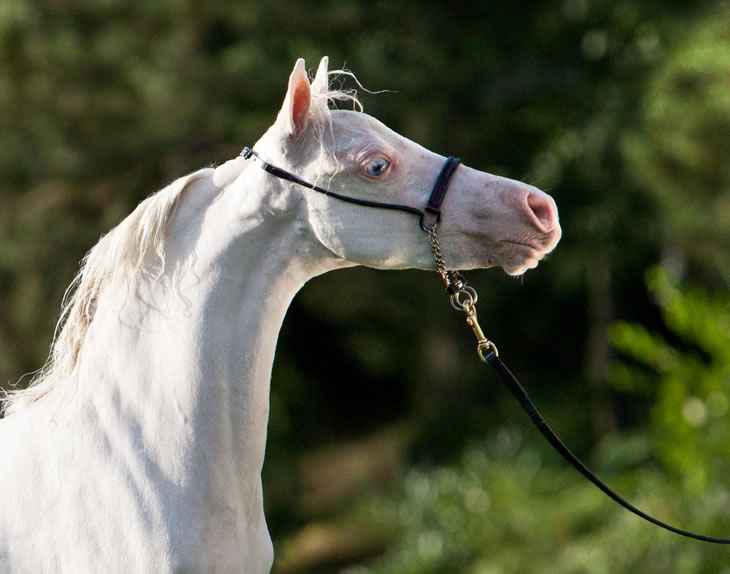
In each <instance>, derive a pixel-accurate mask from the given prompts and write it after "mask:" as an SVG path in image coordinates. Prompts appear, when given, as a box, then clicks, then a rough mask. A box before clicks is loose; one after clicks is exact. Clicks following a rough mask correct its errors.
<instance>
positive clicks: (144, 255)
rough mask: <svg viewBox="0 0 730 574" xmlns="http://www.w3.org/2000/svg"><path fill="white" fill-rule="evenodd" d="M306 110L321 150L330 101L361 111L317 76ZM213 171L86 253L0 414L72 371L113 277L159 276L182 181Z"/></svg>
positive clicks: (351, 96)
mask: <svg viewBox="0 0 730 574" xmlns="http://www.w3.org/2000/svg"><path fill="white" fill-rule="evenodd" d="M329 75H332V76H347V77H349V78H352V79H353V80H354V81H355V82H356V83H357V84H358V85H360V84H359V82H357V79H356V78H355V76H354V75H353V74H352V72H349V71H347V70H335V71H332V72H329V73H328V76H329ZM312 100H313V105H312V106H311V110H310V113H311V114H312V119H313V125H314V126H317V127H318V131H317V133H316V134H315V137H316V140H317V141H318V142H319V144H320V149H321V151H322V152H324V149H325V144H324V138H325V136H326V135H327V131H328V130H329V129H331V122H330V117H329V105H330V104H335V103H336V102H339V101H344V102H348V103H350V104H352V106H353V108H354V109H356V110H358V111H362V109H363V107H362V104H361V103H360V101H359V99H358V97H357V92H356V90H344V89H339V88H333V87H332V86H331V85H330V82H329V79H328V77H327V76H325V77H324V79H323V78H322V77H321V76H320V75H319V74H318V75H317V77H316V78H315V80H314V82H313V83H312ZM210 172H212V170H211V169H203V170H200V171H198V172H195V173H193V174H190V175H189V176H186V177H184V178H180V179H178V180H177V181H174V182H173V183H171V184H170V185H168V186H167V187H165V188H164V189H162V190H160V191H159V192H157V193H155V194H153V195H151V196H150V197H148V198H147V199H145V200H144V201H143V202H142V203H140V204H139V205H138V206H137V208H136V209H135V210H134V211H133V212H132V213H131V214H130V215H129V216H127V217H126V218H125V219H124V220H123V221H122V222H121V223H120V224H119V225H117V227H115V228H114V229H112V230H111V231H110V232H109V233H107V234H106V235H104V236H102V238H101V239H100V240H99V242H98V243H97V244H96V245H95V246H94V247H93V248H92V249H91V250H90V251H89V252H88V253H87V254H86V256H85V257H84V258H83V260H82V261H81V266H80V269H79V272H78V273H77V274H76V277H75V278H74V279H73V281H72V282H71V284H70V285H69V287H68V289H67V290H66V293H65V295H64V298H63V302H62V304H61V315H60V318H59V320H58V323H57V324H56V332H55V334H54V337H53V342H52V344H51V350H50V353H49V356H48V360H47V361H46V364H45V365H44V366H43V367H42V368H41V369H40V370H38V371H37V372H35V374H34V376H33V378H32V380H31V382H30V385H29V386H28V387H27V388H25V389H18V390H11V391H8V392H7V393H6V395H5V396H4V397H0V412H2V411H4V413H5V415H6V416H8V415H11V414H13V413H15V412H17V411H19V410H21V409H22V408H23V407H25V406H27V405H30V404H32V403H34V402H36V401H38V400H39V399H41V398H42V397H44V396H45V395H47V394H48V393H49V392H50V391H52V390H53V389H54V388H56V387H57V386H58V385H59V384H60V383H61V382H63V381H64V380H66V379H67V378H69V377H70V376H71V374H72V373H73V370H74V368H75V367H76V364H77V360H78V356H79V352H80V350H81V347H82V345H83V343H84V338H85V336H86V332H87V330H88V328H89V325H90V324H91V321H92V320H93V319H94V313H95V311H96V302H97V301H98V299H99V296H100V295H101V293H102V291H103V290H104V289H105V287H106V286H107V285H109V284H111V283H114V282H117V281H130V280H133V279H134V277H136V276H139V275H148V276H150V275H151V276H153V277H157V278H159V276H161V274H162V273H163V271H164V268H165V229H166V226H167V223H168V221H169V220H170V218H171V217H172V215H173V214H174V212H175V207H176V206H177V204H178V203H179V201H180V197H181V195H182V192H183V190H184V189H185V188H186V184H187V183H190V182H191V181H194V180H196V179H199V178H201V177H203V176H204V175H206V174H208V173H210Z"/></svg>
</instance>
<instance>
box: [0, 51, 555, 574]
mask: <svg viewBox="0 0 730 574" xmlns="http://www.w3.org/2000/svg"><path fill="white" fill-rule="evenodd" d="M329 75H330V74H329V73H328V70H327V59H326V58H325V59H323V60H322V62H321V63H320V66H319V69H318V70H317V73H316V76H315V78H314V81H313V82H312V83H311V84H310V81H309V79H308V77H307V74H306V72H305V67H304V62H303V60H299V61H298V62H297V63H296V65H295V67H294V70H293V72H292V74H291V76H290V78H289V84H288V90H287V92H286V96H285V98H284V103H283V106H282V108H281V110H280V112H279V114H278V117H277V119H276V122H275V123H274V124H273V125H272V126H271V128H270V129H269V130H268V131H267V132H266V133H265V134H264V135H263V137H261V139H260V140H259V141H258V142H257V143H256V144H255V146H253V150H254V151H255V153H256V155H257V157H258V158H261V159H262V161H265V162H267V163H268V164H270V165H274V166H277V168H278V169H280V170H283V171H286V172H287V173H290V174H296V176H297V177H299V178H301V179H302V181H305V182H310V183H311V184H312V185H313V186H314V185H317V186H320V187H324V188H326V189H329V190H333V191H336V192H337V193H338V194H341V195H343V196H348V197H353V198H358V199H360V200H362V201H363V202H366V203H367V202H371V203H390V204H399V205H404V206H414V207H415V208H417V209H422V208H423V206H424V205H425V204H426V202H427V200H428V198H429V194H430V193H431V190H432V187H433V184H434V180H436V178H437V176H438V174H439V172H440V170H441V167H442V165H443V163H444V158H443V157H441V156H439V155H438V154H436V153H433V152H431V151H429V150H427V149H424V148H423V147H421V146H419V145H418V144H416V143H414V142H412V141H410V140H408V139H406V138H404V137H403V136H401V135H399V134H397V133H395V132H393V131H392V130H390V129H389V128H387V127H386V126H384V125H383V124H381V123H380V122H378V121H377V120H375V119H373V118H372V117H370V116H368V115H366V114H364V113H362V112H358V111H349V110H340V109H330V106H329V103H330V102H331V101H332V100H336V99H342V98H345V99H352V98H353V96H352V95H350V94H347V93H344V92H341V91H337V90H331V89H330V86H329ZM438 231H439V238H440V247H441V252H442V254H443V256H444V259H445V261H446V262H447V263H448V265H449V267H451V268H454V269H456V268H458V269H470V268H485V267H491V266H495V265H500V266H501V267H503V268H504V270H505V271H506V272H507V273H509V274H511V275H519V274H522V273H524V272H525V271H526V270H528V269H530V268H533V267H535V266H536V265H537V264H538V262H539V261H540V260H541V259H542V258H543V257H544V256H545V254H547V253H548V252H550V251H551V250H552V249H553V248H554V247H555V245H556V244H557V242H558V240H559V238H560V233H561V232H560V226H559V224H558V215H557V209H556V207H555V204H554V202H553V200H552V199H551V198H550V197H549V196H548V195H546V194H545V193H543V192H541V191H539V190H538V189H536V188H534V187H531V186H528V185H525V184H523V183H520V182H517V181H513V180H510V179H505V178H502V177H498V176H494V175H490V174H488V173H484V172H480V171H477V170H474V169H471V168H469V167H466V166H464V165H460V166H458V167H457V168H456V169H455V170H454V172H453V174H451V181H450V182H449V192H448V194H447V195H446V196H445V197H444V198H443V204H442V206H441V219H440V222H439V225H438ZM425 237H426V236H425V234H424V233H423V230H422V229H421V228H420V226H419V225H418V222H417V220H415V219H414V218H413V217H411V214H409V213H407V212H404V211H402V210H390V209H369V208H368V207H367V206H366V205H364V204H363V205H358V204H353V203H350V202H346V201H338V200H337V199H333V198H332V197H327V196H326V195H325V194H321V193H315V192H313V191H310V190H307V189H306V188H305V187H304V186H302V185H300V184H298V183H296V182H294V181H289V180H287V179H284V178H281V177H273V176H272V173H270V172H267V171H265V170H263V169H259V168H258V167H256V166H255V164H254V162H252V161H249V160H247V159H246V158H245V157H238V158H235V159H233V160H230V161H228V162H227V163H225V164H223V165H221V166H220V167H218V168H215V169H213V168H208V169H202V170H200V171H197V172H194V173H192V174H190V175H187V176H185V177H182V178H180V179H178V180H177V181H175V182H173V183H172V184H170V185H169V186H168V187H166V188H164V189H163V190H161V191H159V192H158V193H157V194H155V195H153V196H151V197H150V198H148V199H147V200H145V201H144V202H142V203H141V204H140V205H139V206H138V207H137V209H136V210H135V211H134V212H133V213H132V214H130V215H129V216H128V217H127V218H126V219H125V220H123V221H122V222H121V223H120V224H119V225H118V226H117V227H116V228H115V229H113V230H112V231H111V232H110V233H108V234H107V235H105V236H104V237H103V238H102V239H101V240H100V241H99V243H98V244H97V245H96V246H95V247H93V248H92V249H91V251H90V252H89V253H88V255H87V256H86V258H85V259H84V262H83V264H82V268H81V270H80V272H79V274H78V276H77V277H76V279H75V280H74V283H73V285H72V287H71V288H70V290H69V293H68V295H67V297H66V298H65V300H64V305H63V308H62V316H61V321H60V322H59V328H58V331H57V334H56V337H55V339H54V343H53V347H52V350H51V356H50V358H49V361H48V363H47V364H46V366H45V367H44V368H43V369H42V370H41V371H40V372H39V374H38V375H37V376H36V378H35V379H34V381H33V383H32V385H31V386H30V387H29V388H28V389H25V390H22V391H17V392H14V393H11V394H10V395H8V397H6V398H5V411H6V417H5V418H4V419H3V420H2V421H0V445H2V455H1V456H2V464H0V485H2V488H1V489H0V571H3V572H6V571H7V572H28V573H31V572H32V573H52V572H53V573H57V572H68V573H72V574H77V573H79V572H96V571H104V572H109V573H115V572H124V573H128V572H173V571H198V572H245V573H246V574H257V573H263V572H268V571H269V570H270V568H271V565H272V560H273V551H272V544H271V539H270V537H269V533H268V530H267V527H266V522H265V518H264V513H263V494H262V488H261V468H262V465H263V460H264V446H265V442H266V425H267V420H268V413H269V381H270V376H271V368H272V363H273V358H274V348H275V345H276V339H277V336H278V333H279V328H280V326H281V323H282V321H283V319H284V315H285V312H286V309H287V307H288V305H289V303H290V301H291V300H292V298H293V297H294V295H295V294H296V292H297V291H298V290H299V289H300V288H301V287H302V285H304V283H305V282H306V281H307V280H308V279H310V278H312V277H314V276H316V275H319V274H321V273H324V272H326V271H331V270H334V269H340V268H343V267H349V266H353V265H366V266H369V267H375V268H379V269H404V268H419V269H433V268H434V259H433V254H432V251H431V246H430V245H429V242H428V241H427V240H426V238H425Z"/></svg>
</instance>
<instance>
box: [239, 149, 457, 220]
mask: <svg viewBox="0 0 730 574" xmlns="http://www.w3.org/2000/svg"><path fill="white" fill-rule="evenodd" d="M241 157H242V158H243V159H253V160H254V161H255V162H256V164H257V165H258V166H259V167H260V168H261V169H263V170H264V171H266V172H267V173H270V174H271V175H273V176H275V177H278V178H279V179H283V180H285V181H291V182H292V183H296V184H297V185H301V186H302V187H306V188H307V189H311V190H312V191H316V192H318V193H321V194H323V195H326V196H328V197H334V198H335V199H339V200H340V201H346V202H347V203H354V204H355V205H361V206H364V207H378V208H380V209H391V210H396V211H404V212H406V213H411V214H413V215H417V216H418V217H419V220H420V224H421V229H423V230H424V231H426V232H428V230H429V229H434V230H435V229H436V226H437V225H438V223H439V221H440V220H441V203H443V201H444V197H446V192H447V191H448V189H449V183H450V182H451V177H452V176H453V175H454V171H456V168H457V167H458V165H459V164H460V163H461V159H460V158H458V157H449V158H447V159H446V162H445V163H444V166H443V167H442V168H441V172H440V173H439V175H438V177H437V178H436V183H434V186H433V189H432V190H431V195H430V197H429V198H428V203H427V204H426V207H425V209H423V210H421V209H419V208H417V207H412V206H410V205H403V204H401V203H384V202H381V201H372V200H369V199H359V198H357V197H348V196H346V195H341V194H339V193H336V192H334V191H330V190H329V189H325V188H323V187H319V186H317V185H314V184H313V183H309V182H308V181H306V180H303V179H302V178H300V177H298V176H296V175H294V174H293V173H290V172H288V171H286V170H284V169H281V168H280V167H276V166H275V165H272V164H270V163H269V162H267V161H264V160H263V159H261V156H260V155H259V154H258V153H256V152H255V151H254V150H252V149H251V148H250V147H245V148H243V151H242V152H241Z"/></svg>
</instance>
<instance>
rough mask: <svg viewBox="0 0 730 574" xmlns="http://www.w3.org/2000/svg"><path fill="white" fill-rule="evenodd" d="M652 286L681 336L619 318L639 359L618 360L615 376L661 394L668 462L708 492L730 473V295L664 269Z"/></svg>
mask: <svg viewBox="0 0 730 574" xmlns="http://www.w3.org/2000/svg"><path fill="white" fill-rule="evenodd" d="M648 283H649V288H650V290H651V293H652V295H653V298H654V300H655V301H656V303H657V304H658V305H659V307H660V308H661V310H662V316H663V318H664V321H665V323H666V326H667V328H668V329H669V330H670V333H671V335H672V336H673V337H674V338H678V339H679V341H678V343H675V344H672V343H671V342H669V341H668V340H667V338H665V337H663V336H661V335H658V334H655V333H652V332H650V331H648V330H647V329H646V328H645V327H643V326H641V325H637V324H631V323H625V322H619V323H616V324H615V325H614V326H613V328H612V340H613V342H614V344H615V345H616V346H617V347H618V348H619V349H620V350H621V351H622V352H623V353H624V354H625V355H626V356H627V357H628V358H630V359H632V360H633V361H634V364H633V366H632V363H627V362H621V363H616V364H614V366H613V368H612V381H613V383H614V384H615V385H617V386H618V387H620V388H622V389H624V390H629V391H632V392H639V393H647V394H649V396H651V397H652V398H653V397H656V403H655V405H654V407H653V408H652V420H653V423H654V424H653V432H652V437H653V441H654V443H655V444H656V448H657V454H658V455H659V458H660V460H661V461H662V462H663V463H664V464H665V465H666V466H667V467H668V468H670V469H672V470H673V471H674V472H676V473H677V474H678V476H679V477H680V479H681V482H682V484H684V485H685V486H687V487H688V488H690V489H691V490H692V491H693V492H704V491H707V490H708V489H709V488H710V487H713V488H717V487H718V486H719V485H722V484H723V483H724V481H725V480H726V479H727V476H728V475H730V445H729V444H728V436H727V430H728V422H730V409H728V406H729V404H730V402H729V401H730V399H729V397H730V292H728V291H719V292H716V293H714V294H712V295H710V294H708V293H706V292H705V291H703V290H701V289H697V288H688V287H685V286H682V285H680V284H679V283H678V281H677V278H676V276H674V275H673V274H672V273H671V272H668V271H667V270H665V269H662V268H659V267H658V268H654V269H653V270H652V271H651V272H650V273H648ZM637 363H638V365H637ZM641 367H644V368H645V370H642V369H641Z"/></svg>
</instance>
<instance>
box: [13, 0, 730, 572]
mask: <svg viewBox="0 0 730 574" xmlns="http://www.w3.org/2000/svg"><path fill="white" fill-rule="evenodd" d="M323 55H328V56H329V57H330V62H331V65H332V66H333V67H338V66H346V67H347V68H349V69H351V70H353V71H354V72H355V73H356V74H357V76H358V78H359V79H360V81H361V82H362V83H363V84H364V85H365V86H367V87H368V88H370V89H371V90H374V91H377V90H384V89H387V90H393V92H390V93H384V94H379V95H369V94H367V93H362V94H361V96H362V99H363V101H364V104H365V107H366V111H368V112H369V113H371V114H372V115H374V116H376V117H378V118H380V119H381V120H383V121H384V122H385V123H386V124H388V125H389V126H391V127H392V128H393V129H395V130H397V131H399V132H401V133H403V134H404V135H405V136H407V137H409V138H411V139H414V140H416V141H418V142H420V143H422V144H423V145H425V146H427V147H429V148H431V149H434V150H435V151H438V152H440V153H443V154H445V155H451V154H458V155H459V156H461V157H463V158H464V160H465V161H466V163H468V164H469V165H472V166H474V167H477V168H480V169H483V170H487V171H492V172H495V173H499V174H501V175H505V176H509V177H515V178H519V179H524V180H526V181H528V182H530V183H534V184H535V185H538V186H540V187H542V188H544V189H548V190H549V191H550V193H551V194H552V195H553V196H554V197H555V198H556V201H557V202H558V205H559V207H560V212H561V221H562V223H563V228H564V239H563V240H562V242H561V244H560V245H559V247H558V249H557V251H556V252H555V254H554V255H553V256H552V257H551V258H550V259H549V260H548V261H546V262H544V263H543V264H542V265H541V266H540V267H539V268H538V269H537V270H536V271H533V272H530V273H528V274H527V276H526V277H525V279H524V282H523V283H520V282H517V281H515V280H513V279H510V278H507V277H506V276H503V275H502V274H500V273H499V272H498V271H495V270H492V271H483V272H477V273H472V274H471V275H470V279H471V281H472V283H473V284H474V285H475V286H476V287H477V289H478V290H479V292H480V305H479V307H480V317H481V318H482V322H483V324H484V326H485V328H486V329H487V332H488V334H489V335H490V337H492V338H493V339H495V340H496V341H497V342H498V343H499V346H500V349H501V351H502V353H503V355H504V356H505V360H506V361H507V362H508V364H510V365H511V366H512V367H513V368H514V370H515V371H516V372H517V374H518V375H519V376H520V377H521V378H524V379H525V380H526V381H529V383H528V385H529V386H530V392H531V394H532V395H533V396H534V398H535V399H536V400H537V401H538V403H539V404H540V407H541V410H542V411H543V412H544V413H545V414H546V416H547V417H548V419H549V420H551V421H553V426H555V427H556V428H557V430H558V431H559V432H560V433H561V434H562V435H563V436H564V438H565V440H566V441H567V442H568V443H569V444H570V445H571V446H572V447H574V448H575V450H576V451H577V452H578V453H579V454H581V455H583V456H585V457H587V459H588V460H589V461H590V463H591V465H592V466H595V467H596V468H597V469H598V470H600V471H601V473H602V474H605V475H607V476H608V477H609V478H610V479H611V481H613V483H615V484H616V486H617V487H618V488H619V489H620V490H622V492H625V493H627V494H629V495H630V496H632V497H633V498H634V499H635V500H636V501H637V502H638V503H639V504H640V505H642V506H644V507H646V508H647V509H648V510H649V511H651V512H656V513H657V514H659V515H660V517H664V518H667V519H669V520H671V521H673V522H678V523H681V524H683V525H685V526H687V527H694V528H697V529H701V530H706V531H709V532H711V533H714V534H716V535H725V536H730V517H729V516H728V509H729V508H730V501H728V495H727V489H726V486H725V482H726V480H727V479H726V478H725V477H727V476H728V464H729V460H730V458H729V456H730V453H728V450H727V446H726V445H727V444H728V443H729V441H728V432H727V422H728V415H727V405H728V400H730V399H728V391H729V389H728V385H730V373H729V370H730V366H729V365H730V358H729V356H728V349H730V344H728V343H730V332H729V329H730V327H728V325H729V322H730V319H728V313H729V309H728V301H729V300H730V298H729V297H728V285H729V284H730V250H729V249H728V244H729V242H730V168H728V164H727V161H726V159H727V158H728V157H729V156H730V90H729V89H728V83H729V82H730V5H729V4H728V2H723V1H717V0H698V1H695V2H685V1H682V2H680V1H671V0H667V1H659V0H649V1H639V0H612V1H607V0H543V1H533V2H515V3H506V2H494V1H486V2H485V1H481V2H471V1H462V2H458V3H446V2H431V1H427V0H413V1H410V2H407V3H406V2H387V1H385V0H373V1H370V2H362V1H359V0H333V1H327V0H324V1H323V0H320V1H317V2H314V1H312V0H300V1H298V2H292V1H291V0H288V1H287V0H269V1H268V2H265V3H264V2H253V1H251V0H236V1H234V0H215V1H211V2H195V1H192V0H140V1H138V2H134V3H129V2H122V1H121V0H34V1H30V0H0V384H3V385H7V384H10V383H13V382H15V381H17V380H18V378H19V377H20V375H21V374H22V373H25V372H29V371H32V370H33V369H36V368H38V367H40V366H41V365H42V364H43V362H44V360H45V356H46V354H47V350H48V346H49V343H50V340H51V336H52V332H53V328H54V324H55V321H56V319H57V315H58V309H59V306H60V301H61V297H62V294H63V292H64V290H65V288H66V286H67V285H68V284H69V282H70V281H71V278H72V277H73V275H74V272H75V270H76V268H77V266H78V261H79V260H80V259H81V257H82V256H83V254H84V253H85V252H86V251H87V250H88V249H89V248H90V247H91V246H92V245H93V244H94V243H95V242H96V240H97V239H98V237H99V235H100V234H102V233H104V232H105V231H106V230H108V229H109V228H110V227H112V226H113V225H115V224H116V223H118V222H119V221H120V220H121V219H122V218H123V217H124V216H125V215H126V214H127V213H129V212H130V211H131V209H132V208H133V207H134V205H136V203H137V202H139V201H140V200H141V199H142V198H144V197H146V196H147V195H149V194H150V193H151V192H153V191H154V190H156V189H159V188H161V187H162V186H163V185H165V184H166V183H167V182H169V181H170V180H172V179H173V178H175V177H178V176H180V175H183V174H184V173H186V172H188V171H191V170H193V169H195V168H197V167H200V166H202V165H206V164H211V163H214V162H221V161H224V160H226V159H228V158H230V157H232V156H234V155H235V154H237V153H238V151H239V150H240V149H241V148H242V147H243V146H244V145H247V144H250V143H251V142H253V141H255V140H256V139H257V138H258V136H259V135H260V134H261V133H262V132H263V131H264V130H265V129H266V128H267V127H268V125H270V123H271V122H272V121H273V119H274V117H275V113H276V111H277V110H278V106H279V104H280V102H281V99H282V97H283V94H284V90H285V84H286V78H287V76H288V74H289V72H290V71H291V67H292V65H293V63H294V61H295V59H296V58H297V57H305V58H306V59H307V64H308V66H310V67H311V68H312V69H313V68H314V67H315V66H316V64H317V62H318V61H319V58H320V57H321V56H323ZM657 263H661V264H662V265H663V267H664V269H669V270H670V271H661V270H656V271H652V272H651V274H650V279H649V282H648V283H649V286H650V288H649V290H648V291H647V289H646V287H645V285H644V280H643V277H644V274H645V271H646V269H648V268H650V267H652V266H654V265H656V264H657ZM619 319H620V320H621V321H620V322H617V320H619ZM303 342H306V343H307V344H303ZM494 383H495V381H494V380H493V379H491V378H490V376H489V375H488V374H486V373H485V372H484V371H483V368H482V366H481V365H480V364H479V362H478V360H476V357H475V356H474V351H473V342H472V340H471V333H470V332H469V330H468V329H467V328H466V327H465V326H464V325H463V324H462V318H461V317H459V316H457V315H456V314H455V313H454V312H453V311H452V310H451V309H450V307H449V306H448V304H447V302H446V299H445V297H444V294H443V293H442V292H441V289H440V286H439V282H438V279H437V278H436V276H435V275H432V274H426V273H422V272H400V273H382V272H377V271H373V270H367V269H353V270H348V271H342V272H338V273H335V274H331V275H329V276H324V277H321V278H318V279H317V280H314V281H312V282H311V283H310V284H309V285H307V286H306V287H305V289H304V290H303V291H302V293H301V294H300V295H299V296H298V298H297V299H296V300H295V302H294V304H293V306H292V309H291V310H290V313H289V315H288V317H287V320H286V322H285V325H284V329H283V332H282V336H281V339H280V345H279V350H278V355H277V361H276V365H275V371H274V377H273V382H272V411H271V423H270V429H269V436H270V440H269V447H268V455H267V464H266V468H265V473H264V481H265V491H266V493H267V506H268V516H269V522H270V527H271V531H272V534H273V537H274V540H275V545H276V549H277V555H278V562H277V569H278V571H279V572H282V573H283V572H300V573H301V572H318V573H321V572H348V573H350V574H352V573H355V574H359V573H365V572H373V573H376V572H377V573H385V572H413V573H419V574H420V573H426V572H428V573H431V572H465V573H466V572H469V573H471V572H480V573H482V572H489V573H492V572H494V573H503V572H504V573H507V572H636V571H642V572H667V571H671V570H672V568H675V571H677V572H688V573H692V572H698V573H699V572H713V573H715V572H720V571H722V569H723V568H725V569H727V568H728V567H730V557H728V556H727V554H726V553H723V552H722V551H719V550H717V549H713V548H709V547H705V546H701V545H698V544H696V543H693V542H688V541H684V540H681V539H676V538H673V537H672V536H671V535H669V534H664V533H661V532H657V531H655V530H654V529H653V527H651V526H649V525H645V524H641V523H640V522H638V520H636V519H634V518H632V517H630V516H624V514H623V513H622V511H619V510H618V509H613V508H612V507H611V505H610V503H608V502H606V501H603V500H602V499H601V497H600V495H599V494H598V493H594V492H592V490H591V487H590V486H589V485H583V484H582V483H581V482H580V481H579V480H578V478H577V477H575V476H573V475H572V474H571V472H570V471H569V470H567V469H565V468H564V467H563V466H562V464H561V463H560V462H559V461H558V460H557V459H556V458H555V457H554V456H553V455H552V454H549V453H548V451H547V447H546V446H545V445H543V444H541V443H540V442H539V441H538V440H537V438H535V437H534V436H533V434H532V431H531V430H529V429H528V428H527V426H526V422H525V421H524V420H523V417H522V415H520V413H519V412H517V410H516V409H515V407H514V406H513V405H512V403H511V402H510V401H509V400H508V398H507V397H505V396H504V395H503V394H502V393H501V391H500V390H498V388H497V387H496V386H495V384H494ZM465 445H466V446H465ZM0 449H1V447H0ZM0 453H1V450H0ZM0 457H1V454H0ZM617 547H618V548H620V549H621V552H617V551H616V548H617ZM545 564H548V565H550V566H548V567H546V566H545ZM663 565H668V566H666V567H664V566H663Z"/></svg>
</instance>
